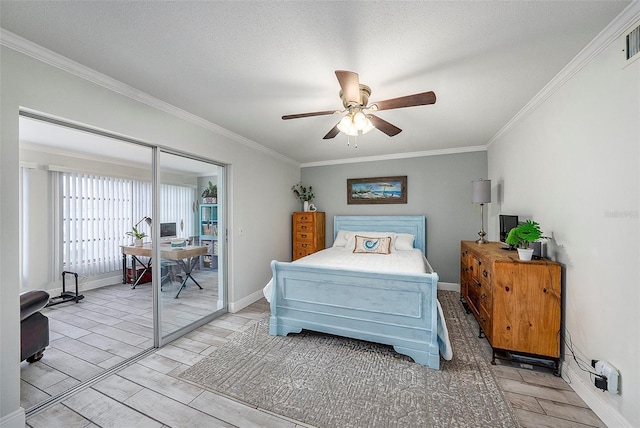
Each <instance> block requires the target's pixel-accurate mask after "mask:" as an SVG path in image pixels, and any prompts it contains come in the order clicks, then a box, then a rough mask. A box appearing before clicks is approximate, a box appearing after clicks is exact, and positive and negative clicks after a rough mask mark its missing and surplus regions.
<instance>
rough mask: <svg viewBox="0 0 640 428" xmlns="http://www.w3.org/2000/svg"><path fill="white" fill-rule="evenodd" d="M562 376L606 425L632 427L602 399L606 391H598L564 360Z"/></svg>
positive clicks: (623, 427)
mask: <svg viewBox="0 0 640 428" xmlns="http://www.w3.org/2000/svg"><path fill="white" fill-rule="evenodd" d="M561 372H562V377H563V378H565V379H566V378H568V379H569V380H570V381H571V383H569V386H570V387H571V388H572V389H573V390H574V391H575V392H576V394H578V395H579V396H580V398H582V400H583V401H584V402H585V403H586V404H587V405H588V406H589V407H590V408H591V410H593V412H594V413H595V414H596V415H598V417H599V418H600V419H602V422H604V423H605V425H607V426H608V427H616V428H618V427H620V428H633V425H631V424H630V423H629V421H627V419H626V418H625V417H624V416H622V415H621V414H620V412H618V410H616V409H615V408H613V407H612V406H611V405H609V404H608V403H606V402H605V400H603V399H602V394H608V392H603V391H600V390H599V389H596V387H595V386H594V385H593V384H591V383H589V382H588V381H587V380H585V379H584V378H583V377H582V376H580V373H578V372H577V371H576V370H575V369H573V368H572V367H571V366H570V365H569V364H567V363H566V362H563V363H562V370H561Z"/></svg>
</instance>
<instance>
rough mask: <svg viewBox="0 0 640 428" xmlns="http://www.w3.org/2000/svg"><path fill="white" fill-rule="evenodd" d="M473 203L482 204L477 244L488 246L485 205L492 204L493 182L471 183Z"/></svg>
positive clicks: (479, 181) (480, 181)
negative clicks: (485, 229) (485, 230)
mask: <svg viewBox="0 0 640 428" xmlns="http://www.w3.org/2000/svg"><path fill="white" fill-rule="evenodd" d="M471 202H472V203H474V204H480V232H478V235H480V239H478V240H477V241H476V242H477V243H478V244H486V243H487V242H489V241H487V240H486V239H484V237H485V235H486V233H485V232H484V204H487V203H489V202H491V180H483V179H480V180H477V181H472V182H471Z"/></svg>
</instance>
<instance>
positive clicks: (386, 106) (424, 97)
mask: <svg viewBox="0 0 640 428" xmlns="http://www.w3.org/2000/svg"><path fill="white" fill-rule="evenodd" d="M435 102H436V94H435V93H433V91H429V92H422V93H419V94H413V95H407V96H404V97H398V98H392V99H389V100H384V101H377V102H375V103H373V104H375V105H377V106H378V110H391V109H394V108H403V107H415V106H424V105H427V104H435Z"/></svg>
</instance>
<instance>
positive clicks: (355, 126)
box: [282, 70, 436, 140]
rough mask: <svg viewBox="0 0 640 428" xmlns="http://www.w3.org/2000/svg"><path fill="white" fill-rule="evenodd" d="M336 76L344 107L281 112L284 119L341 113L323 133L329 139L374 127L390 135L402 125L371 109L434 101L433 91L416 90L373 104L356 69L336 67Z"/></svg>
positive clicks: (364, 131) (396, 132)
mask: <svg viewBox="0 0 640 428" xmlns="http://www.w3.org/2000/svg"><path fill="white" fill-rule="evenodd" d="M336 77H337V78H338V82H339V83H340V88H341V91H340V98H341V99H342V105H343V106H344V110H325V111H316V112H311V113H300V114H289V115H285V116H282V119H283V120H288V119H298V118H300V117H311V116H324V115H328V114H344V113H346V115H345V116H344V117H343V118H342V119H341V120H340V122H338V123H337V124H336V126H334V127H333V128H332V129H331V131H329V132H328V133H327V135H325V136H324V137H323V139H325V140H328V139H330V138H333V137H335V136H336V135H338V133H339V132H343V133H345V134H347V135H349V136H358V135H362V134H366V133H367V132H369V131H371V130H372V129H373V128H377V129H379V130H380V131H382V132H384V133H385V134H387V135H388V136H389V137H393V136H394V135H397V134H399V133H400V132H401V131H402V129H400V128H398V127H397V126H395V125H393V124H391V123H389V122H387V121H386V120H383V119H380V118H379V117H378V116H376V115H374V114H372V112H375V111H380V110H391V109H396V108H403V107H415V106H422V105H428V104H434V103H435V102H436V94H434V93H433V92H431V91H429V92H421V93H419V94H413V95H407V96H404V97H398V98H392V99H388V100H384V101H377V102H375V103H372V104H367V103H368V102H369V95H371V88H369V87H368V86H367V85H363V84H361V83H360V80H359V78H358V73H354V72H353V71H345V70H336Z"/></svg>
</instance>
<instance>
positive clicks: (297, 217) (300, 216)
mask: <svg viewBox="0 0 640 428" xmlns="http://www.w3.org/2000/svg"><path fill="white" fill-rule="evenodd" d="M293 220H294V221H295V222H296V223H313V222H314V220H315V216H314V215H313V213H295V214H294V217H293Z"/></svg>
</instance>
